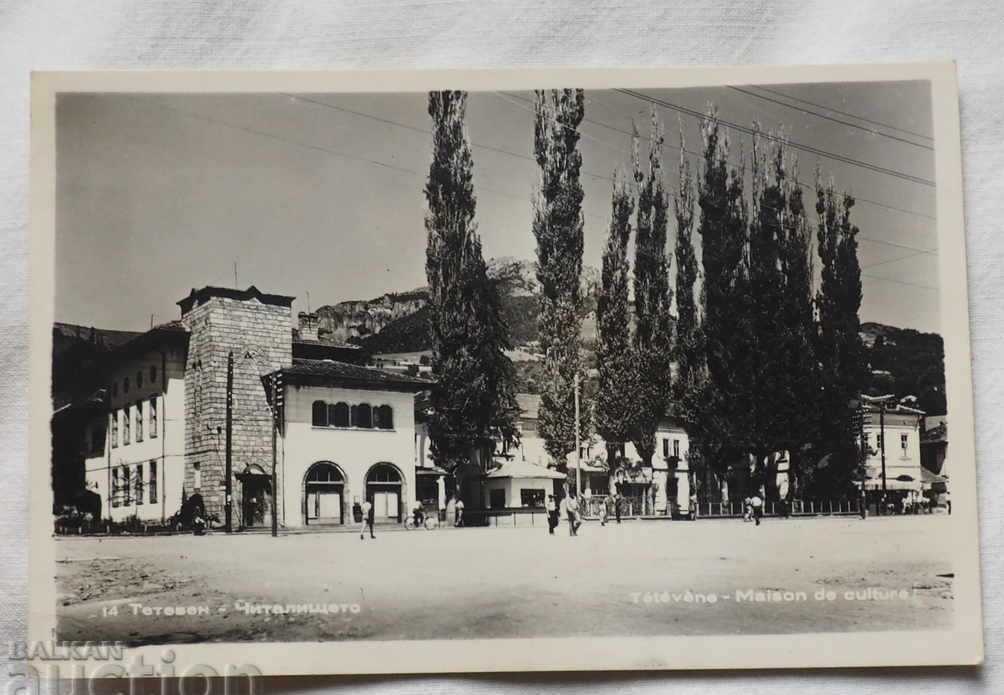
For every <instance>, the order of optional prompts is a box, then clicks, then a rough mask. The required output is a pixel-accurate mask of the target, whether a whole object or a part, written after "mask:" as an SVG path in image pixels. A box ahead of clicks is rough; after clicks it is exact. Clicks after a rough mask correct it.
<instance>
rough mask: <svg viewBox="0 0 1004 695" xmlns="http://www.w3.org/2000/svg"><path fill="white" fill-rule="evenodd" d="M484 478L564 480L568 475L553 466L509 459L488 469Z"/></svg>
mask: <svg viewBox="0 0 1004 695" xmlns="http://www.w3.org/2000/svg"><path fill="white" fill-rule="evenodd" d="M485 477H486V478H549V479H551V480H565V479H566V478H567V477H568V476H566V475H565V474H564V473H559V472H558V471H556V470H554V469H553V468H544V467H543V466H535V465H534V464H532V463H524V462H522V461H509V462H507V463H505V464H503V465H502V466H500V467H499V468H496V469H494V470H492V471H489V472H488V474H487V475H485Z"/></svg>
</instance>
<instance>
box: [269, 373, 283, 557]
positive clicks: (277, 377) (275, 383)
mask: <svg viewBox="0 0 1004 695" xmlns="http://www.w3.org/2000/svg"><path fill="white" fill-rule="evenodd" d="M283 400H284V399H283V383H282V372H276V373H275V374H274V375H273V376H272V537H273V538H275V537H277V536H278V535H279V496H278V480H279V478H278V476H277V475H276V470H275V469H276V466H277V465H278V461H279V455H278V448H277V445H276V442H277V439H278V434H279V426H280V424H281V422H282V420H283V419H284V417H285V416H284V415H283Z"/></svg>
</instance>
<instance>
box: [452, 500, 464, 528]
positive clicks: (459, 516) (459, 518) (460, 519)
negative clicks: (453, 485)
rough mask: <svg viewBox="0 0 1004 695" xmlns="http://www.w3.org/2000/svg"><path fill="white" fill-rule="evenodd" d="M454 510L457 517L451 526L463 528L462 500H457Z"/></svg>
mask: <svg viewBox="0 0 1004 695" xmlns="http://www.w3.org/2000/svg"><path fill="white" fill-rule="evenodd" d="M455 509H456V514H457V516H456V518H455V519H454V520H453V525H454V526H463V525H464V501H463V500H462V499H460V498H459V497H458V498H457V504H456V507H455Z"/></svg>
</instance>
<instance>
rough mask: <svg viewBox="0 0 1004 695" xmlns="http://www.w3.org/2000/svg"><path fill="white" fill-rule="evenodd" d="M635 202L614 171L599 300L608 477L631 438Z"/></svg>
mask: <svg viewBox="0 0 1004 695" xmlns="http://www.w3.org/2000/svg"><path fill="white" fill-rule="evenodd" d="M633 212H634V199H633V196H632V194H631V190H630V188H629V186H628V184H627V182H626V181H625V180H624V176H623V174H622V173H620V172H615V173H614V182H613V194H612V196H611V215H610V230H609V233H608V235H607V243H606V247H605V248H604V250H603V263H602V268H601V276H600V288H599V291H598V293H597V301H596V325H597V333H598V342H597V347H596V366H597V371H598V377H599V389H598V392H597V395H596V432H597V434H599V435H600V436H601V437H603V440H604V442H605V444H606V449H607V468H608V474H609V475H610V476H611V479H612V476H613V475H614V472H615V471H616V469H617V467H618V465H619V461H620V459H623V456H624V443H625V442H627V441H630V440H631V434H632V430H631V428H632V424H633V417H632V412H633V408H634V398H635V381H634V380H635V375H636V373H635V368H634V360H633V352H632V346H631V306H630V296H629V294H630V292H629V286H630V282H631V268H630V263H629V260H628V248H629V244H630V241H631V215H632V213H633Z"/></svg>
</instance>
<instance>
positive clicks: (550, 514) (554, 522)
mask: <svg viewBox="0 0 1004 695" xmlns="http://www.w3.org/2000/svg"><path fill="white" fill-rule="evenodd" d="M544 507H545V509H546V510H547V532H548V533H549V534H550V535H552V536H553V535H554V529H556V528H557V527H558V503H557V502H555V501H554V495H548V496H547V502H546V503H545V504H544Z"/></svg>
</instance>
